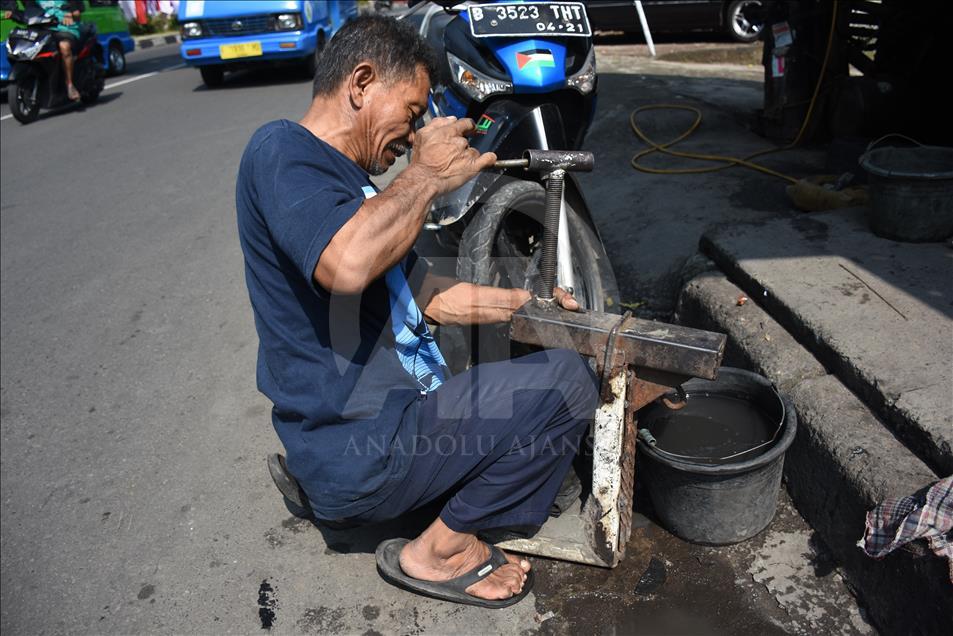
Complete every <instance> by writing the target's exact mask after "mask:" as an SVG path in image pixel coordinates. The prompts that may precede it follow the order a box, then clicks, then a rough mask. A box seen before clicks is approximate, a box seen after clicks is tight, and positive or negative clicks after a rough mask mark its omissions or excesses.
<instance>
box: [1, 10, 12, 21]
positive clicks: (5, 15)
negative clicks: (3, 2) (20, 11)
mask: <svg viewBox="0 0 953 636" xmlns="http://www.w3.org/2000/svg"><path fill="white" fill-rule="evenodd" d="M12 16H13V11H4V12H3V19H4V20H9V19H10V18H11V17H12Z"/></svg>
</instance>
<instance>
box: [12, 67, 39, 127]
mask: <svg viewBox="0 0 953 636" xmlns="http://www.w3.org/2000/svg"><path fill="white" fill-rule="evenodd" d="M37 81H38V80H37V79H36V78H35V77H29V78H27V79H26V80H23V81H20V80H17V81H16V82H14V83H12V84H10V86H9V87H7V102H8V103H9V104H10V113H11V114H12V115H13V118H14V119H16V120H17V121H18V122H20V123H21V124H29V123H31V122H34V121H36V118H37V117H39V116H40V102H39V100H38V99H33V98H32V97H31V96H32V95H33V88H34V84H35V83H36V82H37Z"/></svg>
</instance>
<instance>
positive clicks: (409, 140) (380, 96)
mask: <svg viewBox="0 0 953 636" xmlns="http://www.w3.org/2000/svg"><path fill="white" fill-rule="evenodd" d="M429 92H430V79H429V78H428V76H427V72H426V71H425V70H424V68H423V67H421V66H418V67H417V71H416V73H415V74H414V77H413V78H411V79H406V80H400V81H396V82H374V85H373V87H372V89H371V91H370V92H369V94H368V97H369V98H370V99H369V101H368V104H367V109H366V112H362V115H363V117H362V120H363V121H362V124H363V125H362V126H361V128H363V129H364V135H365V149H366V152H367V154H366V155H365V156H366V157H367V165H366V166H364V167H365V169H366V170H367V171H368V172H369V173H370V174H372V175H379V174H384V173H385V172H386V171H387V169H388V168H390V167H391V166H392V165H393V164H394V161H396V159H397V157H400V156H401V155H403V154H404V153H405V152H407V149H408V148H410V147H411V146H413V144H414V122H415V121H416V120H417V119H418V118H419V117H420V116H421V115H423V114H424V112H426V110H427V95H428V93H429Z"/></svg>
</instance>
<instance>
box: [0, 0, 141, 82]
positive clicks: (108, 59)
mask: <svg viewBox="0 0 953 636" xmlns="http://www.w3.org/2000/svg"><path fill="white" fill-rule="evenodd" d="M83 4H84V5H85V6H84V10H83V18H82V21H83V22H85V23H89V24H94V25H96V39H97V40H99V45H100V46H101V47H102V50H103V59H102V63H103V67H105V69H106V72H107V73H109V74H110V75H121V74H122V73H125V72H126V53H129V52H131V51H132V50H133V49H134V48H135V47H136V42H135V40H133V39H132V36H131V35H129V25H128V24H127V23H126V18H125V17H123V15H122V10H121V9H120V8H119V0H83ZM8 6H9V7H10V9H14V8H17V9H23V3H22V2H20V1H19V0H18V1H17V2H5V3H3V8H4V9H6V8H7V7H8ZM0 15H2V14H0ZM15 26H16V25H15V24H14V23H13V20H5V19H3V18H2V17H0V86H6V84H7V81H9V79H10V61H9V60H8V59H7V46H6V42H7V35H9V33H10V30H11V29H13V28H14V27H15Z"/></svg>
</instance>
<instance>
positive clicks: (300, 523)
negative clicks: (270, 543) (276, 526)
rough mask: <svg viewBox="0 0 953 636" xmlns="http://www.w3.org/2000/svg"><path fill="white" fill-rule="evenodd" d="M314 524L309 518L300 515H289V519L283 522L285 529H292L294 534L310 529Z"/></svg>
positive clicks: (282, 525)
mask: <svg viewBox="0 0 953 636" xmlns="http://www.w3.org/2000/svg"><path fill="white" fill-rule="evenodd" d="M313 525H314V524H312V523H311V522H310V521H308V520H307V519H302V518H300V517H288V518H287V519H285V520H284V521H282V522H281V527H282V528H284V529H285V530H290V531H291V532H292V533H294V534H298V533H300V532H306V531H308V530H309V529H311V528H312V527H313Z"/></svg>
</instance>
